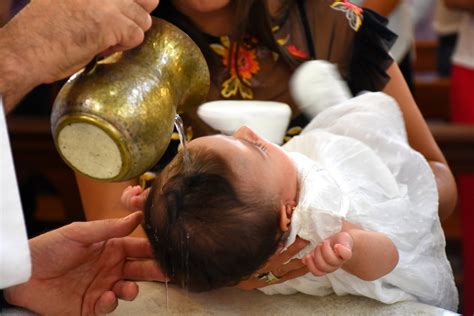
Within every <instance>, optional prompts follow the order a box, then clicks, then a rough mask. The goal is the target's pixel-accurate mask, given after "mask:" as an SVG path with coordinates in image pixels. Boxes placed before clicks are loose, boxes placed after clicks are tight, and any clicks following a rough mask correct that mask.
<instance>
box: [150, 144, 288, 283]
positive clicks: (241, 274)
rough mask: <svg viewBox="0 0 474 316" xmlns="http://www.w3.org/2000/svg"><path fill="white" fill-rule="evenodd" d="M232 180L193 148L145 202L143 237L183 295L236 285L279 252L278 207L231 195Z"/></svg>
mask: <svg viewBox="0 0 474 316" xmlns="http://www.w3.org/2000/svg"><path fill="white" fill-rule="evenodd" d="M235 179H236V178H235V174H234V173H233V172H232V170H231V169H230V168H229V166H228V164H227V163H226V161H225V159H223V158H222V157H221V156H219V155H218V154H216V153H215V152H213V151H212V150H210V149H201V148H200V149H197V150H190V151H189V156H188V157H187V158H186V159H185V157H184V154H183V152H180V153H178V155H177V156H176V157H175V158H174V159H173V161H171V163H170V164H169V165H168V166H167V167H166V168H165V170H164V171H163V172H161V174H160V175H159V176H158V177H157V179H156V180H155V182H154V183H153V186H152V189H151V191H150V194H149V195H148V198H147V201H146V203H145V224H144V229H145V232H146V234H147V236H148V238H149V239H150V243H151V245H152V247H153V251H154V255H155V258H156V259H157V261H158V263H159V265H160V267H161V268H162V270H163V272H164V273H165V274H166V276H167V277H168V278H169V279H171V280H172V281H174V282H176V283H178V284H179V285H181V286H182V287H184V288H187V289H189V290H190V291H198V292H199V291H207V290H212V289H215V288H219V287H224V286H232V285H235V284H237V283H238V282H239V281H241V280H243V279H245V278H247V277H249V276H250V275H251V274H252V273H254V272H255V271H256V270H257V269H258V268H259V267H261V266H262V265H263V264H264V263H265V262H266V261H267V259H268V258H269V257H270V256H271V255H272V254H274V253H275V251H276V249H277V247H278V239H279V235H280V231H279V225H278V223H279V212H278V204H277V203H276V201H272V199H269V198H266V197H264V196H256V192H253V193H254V194H250V192H244V191H242V190H237V189H236V188H235V187H234V185H233V182H235ZM233 180H234V181H233Z"/></svg>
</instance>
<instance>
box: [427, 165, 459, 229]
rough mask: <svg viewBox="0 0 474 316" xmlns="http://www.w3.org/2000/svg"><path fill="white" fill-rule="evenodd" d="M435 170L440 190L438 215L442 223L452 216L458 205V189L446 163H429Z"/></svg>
mask: <svg viewBox="0 0 474 316" xmlns="http://www.w3.org/2000/svg"><path fill="white" fill-rule="evenodd" d="M428 163H429V165H430V167H431V170H433V173H434V176H435V179H436V185H437V188H438V201H439V205H438V214H439V218H440V220H441V221H443V220H445V219H446V218H448V217H449V215H451V213H452V212H453V211H454V209H455V207H456V204H457V197H458V193H457V188H456V181H455V179H454V176H453V174H452V173H451V170H450V169H449V167H448V166H447V164H445V163H441V162H437V161H428Z"/></svg>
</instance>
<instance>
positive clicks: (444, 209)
mask: <svg viewBox="0 0 474 316" xmlns="http://www.w3.org/2000/svg"><path fill="white" fill-rule="evenodd" d="M387 73H388V75H389V76H390V77H391V79H390V81H389V82H388V84H387V86H386V87H385V89H384V92H385V93H387V94H388V95H390V96H392V97H393V98H394V99H395V100H396V101H397V103H398V105H399V106H400V109H401V111H402V113H403V118H404V120H405V125H406V129H407V134H408V141H409V143H410V145H411V146H412V147H413V148H414V149H415V150H417V151H419V152H420V153H421V154H423V156H425V158H426V160H427V161H428V163H429V165H430V167H431V169H432V170H433V173H434V175H435V178H436V183H437V186H438V194H439V208H438V213H439V217H440V219H441V220H444V219H446V218H447V217H448V216H449V215H450V214H451V213H452V212H453V210H454V208H455V207H456V203H457V189H456V182H455V180H454V176H453V174H452V172H451V170H450V169H449V166H448V163H447V162H446V159H445V158H444V155H443V153H442V152H441V150H440V149H439V147H438V145H437V144H436V141H435V140H434V138H433V135H431V132H430V130H429V128H428V125H427V124H426V122H425V120H424V118H423V116H422V115H421V112H420V110H419V109H418V106H417V105H416V103H415V100H414V99H413V96H412V94H411V92H410V90H409V89H408V86H407V84H406V82H405V80H404V79H403V75H402V73H401V72H400V69H399V68H398V66H397V64H396V63H393V64H392V66H390V68H389V69H388V71H387Z"/></svg>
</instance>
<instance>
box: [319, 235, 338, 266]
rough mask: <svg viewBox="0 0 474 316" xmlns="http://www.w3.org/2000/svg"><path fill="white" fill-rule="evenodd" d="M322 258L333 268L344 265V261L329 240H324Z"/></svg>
mask: <svg viewBox="0 0 474 316" xmlns="http://www.w3.org/2000/svg"><path fill="white" fill-rule="evenodd" d="M321 250H322V256H323V258H324V260H325V261H326V262H327V263H328V264H329V265H331V266H335V267H336V266H340V265H341V264H342V260H343V259H341V258H340V257H339V256H338V255H337V254H336V252H335V251H334V250H333V249H332V247H331V243H330V242H329V240H324V241H323V245H322V249H321Z"/></svg>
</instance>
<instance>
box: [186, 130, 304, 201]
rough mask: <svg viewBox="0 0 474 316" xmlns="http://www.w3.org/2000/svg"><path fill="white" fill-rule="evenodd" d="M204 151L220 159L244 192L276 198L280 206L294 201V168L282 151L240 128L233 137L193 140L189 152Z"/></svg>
mask: <svg viewBox="0 0 474 316" xmlns="http://www.w3.org/2000/svg"><path fill="white" fill-rule="evenodd" d="M195 146H196V147H199V146H204V147H207V148H209V149H211V150H213V151H215V152H216V153H217V154H219V155H221V156H222V157H223V158H224V159H225V160H226V161H227V162H228V163H229V165H230V168H231V169H232V171H233V172H234V174H235V175H236V179H237V180H236V181H238V183H237V185H238V186H239V187H240V188H243V189H244V190H250V192H255V193H256V194H258V193H260V194H263V196H262V198H265V197H270V198H272V199H275V198H276V197H279V199H280V202H281V203H283V204H284V203H287V202H288V201H295V200H296V199H297V192H298V184H297V183H298V177H297V172H296V168H295V166H294V164H293V162H292V161H291V159H290V158H289V156H288V155H287V154H286V153H285V152H284V151H283V149H282V148H281V147H279V146H277V145H275V144H273V143H271V142H269V141H267V140H266V139H264V138H261V137H260V136H258V135H257V134H255V133H254V132H253V131H252V130H251V129H249V128H248V127H241V128H240V129H239V130H237V132H235V133H234V135H233V136H223V135H214V136H207V137H200V138H197V139H195V140H193V141H191V142H190V143H189V148H193V147H194V148H196V147H195Z"/></svg>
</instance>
